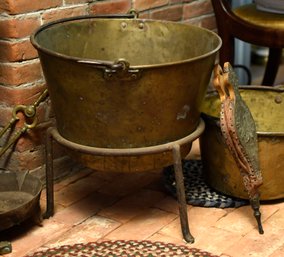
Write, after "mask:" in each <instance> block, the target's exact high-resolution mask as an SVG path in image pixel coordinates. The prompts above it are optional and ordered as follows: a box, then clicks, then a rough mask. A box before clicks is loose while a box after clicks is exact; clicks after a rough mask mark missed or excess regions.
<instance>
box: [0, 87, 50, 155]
mask: <svg viewBox="0 0 284 257" xmlns="http://www.w3.org/2000/svg"><path fill="white" fill-rule="evenodd" d="M47 96H48V90H47V89H45V90H44V91H43V93H42V94H41V95H40V96H39V98H38V99H37V100H36V101H35V102H34V104H32V105H21V104H20V105H16V106H15V107H14V108H13V111H12V118H11V120H10V121H9V123H8V124H7V125H6V126H5V127H4V128H3V129H2V130H1V132H0V139H1V138H2V136H3V135H4V134H5V133H6V132H7V131H8V130H9V129H11V128H12V127H14V125H15V124H16V123H17V122H18V121H19V120H20V118H19V117H18V116H17V114H18V113H19V112H21V113H23V115H24V117H25V123H24V126H23V127H22V128H21V129H19V130H18V131H17V132H16V133H15V134H14V135H13V136H12V137H11V139H10V140H8V142H7V143H6V144H5V145H4V146H3V147H2V148H1V149H0V157H1V156H2V155H3V154H4V153H5V152H6V151H7V150H8V149H9V148H10V147H11V146H12V145H14V144H15V143H16V142H17V141H18V139H19V138H20V137H21V136H22V135H23V134H24V133H26V132H27V131H28V130H29V129H32V128H34V127H35V126H36V124H37V118H36V108H37V107H38V106H39V104H40V103H41V102H43V101H44V100H45V99H46V98H47Z"/></svg>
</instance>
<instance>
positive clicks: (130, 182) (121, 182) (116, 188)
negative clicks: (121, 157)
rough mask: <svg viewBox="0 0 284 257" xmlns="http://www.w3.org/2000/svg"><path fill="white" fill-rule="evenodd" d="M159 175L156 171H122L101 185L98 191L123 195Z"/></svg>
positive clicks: (143, 185)
mask: <svg viewBox="0 0 284 257" xmlns="http://www.w3.org/2000/svg"><path fill="white" fill-rule="evenodd" d="M160 176H161V175H160V174H159V173H158V172H138V173H128V174H124V173H122V174H121V175H120V176H119V177H117V179H116V180H114V181H112V182H110V183H108V184H106V185H105V186H104V187H101V188H100V189H99V191H100V192H102V193H105V194H110V195H119V196H125V195H128V194H131V193H133V192H137V191H138V190H139V189H141V188H143V187H145V186H146V185H148V184H150V183H151V182H152V181H153V179H155V178H156V177H160Z"/></svg>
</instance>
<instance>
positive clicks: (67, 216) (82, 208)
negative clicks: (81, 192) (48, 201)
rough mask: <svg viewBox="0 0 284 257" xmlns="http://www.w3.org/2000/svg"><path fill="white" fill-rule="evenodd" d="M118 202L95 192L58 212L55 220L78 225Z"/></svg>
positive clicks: (111, 197) (112, 197) (113, 198)
mask: <svg viewBox="0 0 284 257" xmlns="http://www.w3.org/2000/svg"><path fill="white" fill-rule="evenodd" d="M116 200H117V198H116V197H115V196H109V195H105V194H102V193H98V192H93V193H91V194H90V195H89V196H88V197H86V198H84V199H82V200H81V201H79V202H77V203H75V204H73V205H71V206H69V207H66V208H65V209H63V210H60V211H58V212H56V213H55V215H54V217H53V219H55V220H57V221H58V222H64V223H65V224H73V225H74V224H78V223H81V222H82V221H84V220H86V219H87V218H89V217H90V216H92V215H94V214H96V213H97V212H98V211H99V210H101V209H102V208H103V207H107V206H109V205H111V204H112V203H114V202H115V201H116Z"/></svg>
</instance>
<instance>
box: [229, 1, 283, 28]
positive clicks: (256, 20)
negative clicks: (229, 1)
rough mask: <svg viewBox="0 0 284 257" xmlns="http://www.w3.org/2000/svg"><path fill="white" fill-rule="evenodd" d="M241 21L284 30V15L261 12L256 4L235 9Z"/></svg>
mask: <svg viewBox="0 0 284 257" xmlns="http://www.w3.org/2000/svg"><path fill="white" fill-rule="evenodd" d="M234 13H235V14H236V15H237V16H239V17H240V18H241V19H243V20H245V21H248V22H249V23H252V24H255V25H257V26H263V27H265V28H271V29H273V28H277V29H284V19H283V14H278V13H271V12H264V11H260V10H258V9H257V8H256V5H255V4H248V5H242V6H240V7H238V8H236V9H234Z"/></svg>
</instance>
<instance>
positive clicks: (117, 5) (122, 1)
mask: <svg viewBox="0 0 284 257" xmlns="http://www.w3.org/2000/svg"><path fill="white" fill-rule="evenodd" d="M130 9H131V1H130V0H112V1H103V2H96V3H94V4H92V5H90V13H91V14H117V13H127V12H128V11H129V10H130Z"/></svg>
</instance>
